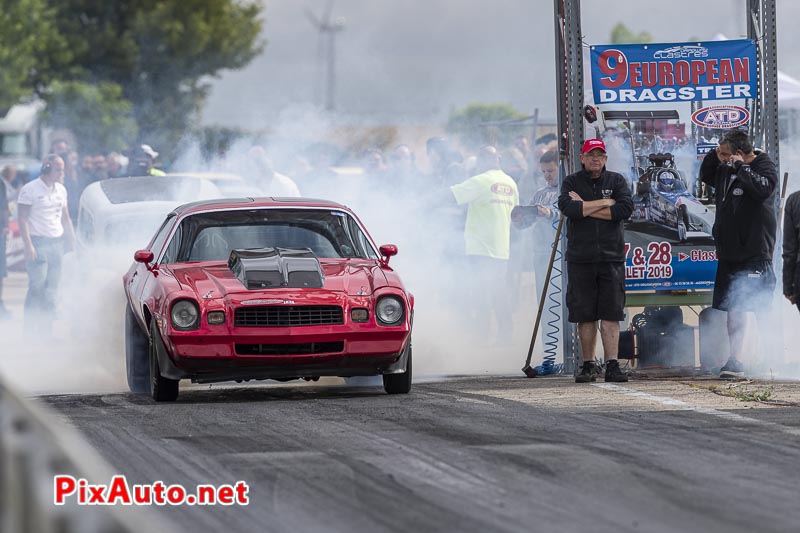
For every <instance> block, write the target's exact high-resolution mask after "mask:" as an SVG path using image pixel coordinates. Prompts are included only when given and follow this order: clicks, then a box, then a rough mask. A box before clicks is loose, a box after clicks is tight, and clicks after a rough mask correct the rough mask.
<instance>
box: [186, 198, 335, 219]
mask: <svg viewBox="0 0 800 533" xmlns="http://www.w3.org/2000/svg"><path fill="white" fill-rule="evenodd" d="M264 207H281V208H285V207H318V208H320V209H344V210H346V211H348V212H350V209H348V208H347V207H346V206H344V205H342V204H339V203H337V202H332V201H330V200H321V199H317V198H282V197H272V198H270V197H266V198H219V199H216V200H202V201H199V202H191V203H188V204H183V205H182V206H179V207H177V208H175V210H174V211H173V213H175V214H176V215H183V214H191V213H196V212H199V211H225V210H228V209H241V208H253V209H259V208H264Z"/></svg>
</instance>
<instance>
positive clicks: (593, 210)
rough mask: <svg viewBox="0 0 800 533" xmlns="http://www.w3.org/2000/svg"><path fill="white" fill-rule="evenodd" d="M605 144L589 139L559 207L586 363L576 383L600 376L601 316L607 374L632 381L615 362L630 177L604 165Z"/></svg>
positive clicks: (572, 312) (573, 317) (572, 315)
mask: <svg viewBox="0 0 800 533" xmlns="http://www.w3.org/2000/svg"><path fill="white" fill-rule="evenodd" d="M607 157H608V156H607V155H606V146H605V143H603V141H602V140H600V139H589V140H587V141H586V142H585V143H584V144H583V149H582V150H581V164H582V165H583V170H581V171H579V172H576V173H575V174H572V175H570V176H567V177H566V178H565V179H564V182H563V184H562V186H561V195H560V196H559V197H558V208H559V209H560V210H561V212H562V213H563V214H564V216H565V217H567V220H566V223H567V252H566V258H567V309H568V311H569V321H570V322H577V323H578V338H579V339H580V343H581V351H582V353H583V366H582V367H581V371H580V374H578V376H577V377H576V378H575V382H576V383H588V382H590V381H595V379H596V378H597V368H596V366H595V364H594V354H595V346H596V344H597V321H598V320H599V321H600V338H601V340H602V342H603V352H604V354H605V360H606V372H605V380H606V381H612V382H624V381H628V377H627V376H626V375H625V374H624V373H623V372H622V371H621V370H620V368H619V363H618V362H617V351H618V345H619V322H620V320H623V319H624V318H625V310H624V307H625V229H624V227H623V221H624V220H626V219H627V218H629V217H630V216H631V213H632V212H633V201H632V200H631V193H630V189H629V186H628V182H627V180H626V179H625V178H624V177H622V175H621V174H618V173H616V172H610V171H608V170H606V160H607Z"/></svg>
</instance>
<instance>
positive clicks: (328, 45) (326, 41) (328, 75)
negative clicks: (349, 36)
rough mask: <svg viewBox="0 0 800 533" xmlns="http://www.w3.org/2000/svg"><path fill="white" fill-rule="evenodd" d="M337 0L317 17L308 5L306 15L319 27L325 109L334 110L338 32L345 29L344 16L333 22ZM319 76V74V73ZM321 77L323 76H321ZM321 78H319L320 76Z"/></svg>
mask: <svg viewBox="0 0 800 533" xmlns="http://www.w3.org/2000/svg"><path fill="white" fill-rule="evenodd" d="M334 1H335V0H328V5H327V6H326V8H325V12H324V13H323V15H322V18H321V19H320V18H317V16H316V15H314V12H313V11H311V9H310V8H308V7H306V17H308V20H309V21H310V22H311V24H313V25H314V27H315V28H317V31H318V32H319V44H318V46H317V64H318V71H317V72H318V73H319V72H321V71H322V65H323V63H324V64H325V65H326V68H325V110H327V111H333V110H335V109H336V34H337V33H339V32H340V31H342V30H343V29H344V23H345V19H344V17H337V18H336V19H335V20H334V21H333V22H331V13H332V12H333V4H334ZM318 76H319V74H318ZM320 77H321V76H320ZM318 79H319V78H318ZM320 85H321V84H320V83H319V81H318V82H317V88H318V89H317V96H318V98H319V96H320V94H319V93H320V92H321V90H320Z"/></svg>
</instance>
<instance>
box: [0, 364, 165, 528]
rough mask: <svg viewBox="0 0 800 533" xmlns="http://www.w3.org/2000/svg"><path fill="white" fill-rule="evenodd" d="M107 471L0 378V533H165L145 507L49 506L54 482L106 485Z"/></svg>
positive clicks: (50, 417) (76, 440)
mask: <svg viewBox="0 0 800 533" xmlns="http://www.w3.org/2000/svg"><path fill="white" fill-rule="evenodd" d="M114 474H118V472H113V470H112V469H111V467H110V466H109V465H108V464H107V463H106V462H105V461H104V460H103V459H102V458H101V457H100V456H99V454H98V453H97V452H96V451H95V450H94V449H93V448H92V447H91V446H89V444H87V443H86V442H85V441H84V440H83V439H82V438H81V437H80V436H79V435H78V433H77V432H76V431H75V430H74V429H72V428H69V427H67V426H66V425H64V424H63V423H62V422H61V421H59V420H58V419H57V418H56V417H54V416H53V415H52V414H50V413H49V412H47V411H46V409H45V408H43V407H42V406H41V405H38V404H37V403H36V402H34V401H31V400H29V399H26V398H24V397H22V396H21V395H20V394H19V393H18V392H17V391H15V390H14V389H13V388H12V387H10V386H9V385H8V383H7V382H4V380H3V379H2V376H0V531H4V532H9V533H11V532H13V533H50V532H54V533H55V532H58V533H72V532H75V533H78V532H80V533H100V532H103V533H131V532H134V531H159V532H162V531H170V530H171V526H170V525H169V524H165V523H161V522H160V521H156V519H155V517H154V516H153V514H152V512H151V511H150V510H149V509H148V508H147V507H136V506H123V505H95V506H86V505H78V504H77V502H76V499H75V498H68V499H67V500H66V502H65V504H64V505H55V503H54V491H55V488H54V477H55V476H56V475H71V476H74V477H75V478H78V479H81V478H83V479H86V480H88V482H89V483H92V484H108V483H109V481H110V480H111V478H112V476H113V475H114Z"/></svg>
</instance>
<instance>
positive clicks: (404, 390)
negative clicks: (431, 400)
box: [383, 341, 412, 394]
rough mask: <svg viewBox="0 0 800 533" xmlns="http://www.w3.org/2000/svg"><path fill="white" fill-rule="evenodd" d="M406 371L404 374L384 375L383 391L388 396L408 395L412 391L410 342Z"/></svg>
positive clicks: (409, 344) (409, 343)
mask: <svg viewBox="0 0 800 533" xmlns="http://www.w3.org/2000/svg"><path fill="white" fill-rule="evenodd" d="M406 350H408V358H407V359H406V371H405V372H403V373H402V374H384V375H383V389H384V390H385V391H386V394H408V393H409V392H410V391H411V377H412V376H411V341H409V342H408V347H407V348H406Z"/></svg>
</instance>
